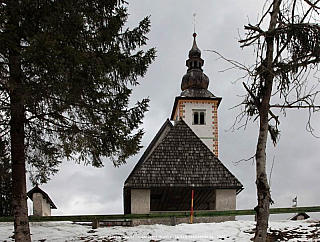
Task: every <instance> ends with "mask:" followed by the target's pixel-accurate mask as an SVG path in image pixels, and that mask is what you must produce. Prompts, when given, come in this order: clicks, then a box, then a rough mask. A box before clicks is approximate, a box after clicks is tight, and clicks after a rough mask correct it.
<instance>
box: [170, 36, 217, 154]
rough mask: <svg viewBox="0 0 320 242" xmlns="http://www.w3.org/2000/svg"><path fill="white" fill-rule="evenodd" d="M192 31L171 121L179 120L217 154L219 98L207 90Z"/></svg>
mask: <svg viewBox="0 0 320 242" xmlns="http://www.w3.org/2000/svg"><path fill="white" fill-rule="evenodd" d="M196 36H197V35H196V34H195V33H194V34H193V37H194V40H193V45H192V48H191V50H190V51H189V59H188V60H187V61H186V66H187V67H188V70H187V73H186V74H185V75H184V76H183V78H182V82H181V90H182V92H181V94H180V96H178V97H176V98H175V102H174V106H173V110H172V114H171V120H174V121H177V120H179V119H183V120H184V121H185V122H186V123H187V124H188V126H189V127H191V129H192V130H193V131H194V132H195V133H196V135H197V136H198V137H199V138H200V139H201V140H202V141H203V142H204V143H205V144H206V145H207V147H208V148H209V149H210V150H211V151H212V152H213V153H214V154H215V155H216V156H217V157H218V154H219V144H218V107H219V104H220V102H221V99H222V98H220V97H216V96H215V95H213V94H212V93H211V92H210V91H209V90H208V86H209V78H208V77H207V76H206V75H205V74H204V73H203V70H202V66H203V64H204V60H203V59H202V58H201V51H200V50H199V48H198V46H197V43H196Z"/></svg>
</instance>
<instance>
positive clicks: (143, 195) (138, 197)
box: [131, 189, 150, 214]
mask: <svg viewBox="0 0 320 242" xmlns="http://www.w3.org/2000/svg"><path fill="white" fill-rule="evenodd" d="M131 213H132V214H141V213H150V189H132V190H131Z"/></svg>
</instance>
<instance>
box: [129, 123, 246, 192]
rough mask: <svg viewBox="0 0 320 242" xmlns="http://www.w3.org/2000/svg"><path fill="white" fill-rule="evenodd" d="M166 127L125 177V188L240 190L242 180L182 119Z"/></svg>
mask: <svg viewBox="0 0 320 242" xmlns="http://www.w3.org/2000/svg"><path fill="white" fill-rule="evenodd" d="M166 122H168V121H166ZM164 125H166V123H165V124H164ZM163 127H164V126H163ZM166 127H168V125H166ZM169 129H170V130H169V131H168V132H167V134H166V135H165V137H164V138H163V139H162V140H161V141H160V143H159V142H158V144H157V146H156V147H155V148H154V149H153V150H152V152H151V153H150V152H149V153H148V154H147V155H143V156H145V159H143V160H141V159H140V161H139V162H138V164H137V166H136V167H135V168H134V170H133V172H132V173H131V174H130V176H129V177H128V179H127V180H126V182H125V184H124V186H125V188H167V187H172V188H174V187H185V188H187V187H193V188H234V189H237V190H238V191H240V190H241V189H242V184H241V182H240V181H239V180H238V179H237V178H236V177H235V176H234V175H233V174H232V173H231V172H230V171H229V170H228V169H227V168H226V167H225V166H224V165H223V164H222V162H221V161H220V160H219V159H218V158H217V157H216V156H215V155H214V154H213V152H212V151H211V150H210V149H209V148H208V147H207V146H206V145H205V144H204V143H203V142H202V141H201V140H200V139H199V138H198V136H197V135H196V134H195V133H194V132H193V131H192V130H191V128H190V127H189V126H188V125H187V124H186V123H185V122H184V121H183V120H182V119H181V120H179V121H178V122H177V123H176V124H175V126H173V127H169ZM160 131H161V130H160ZM160 131H159V132H158V134H157V136H160V134H159V133H160ZM148 149H149V151H150V150H151V148H150V147H148ZM148 149H147V150H148Z"/></svg>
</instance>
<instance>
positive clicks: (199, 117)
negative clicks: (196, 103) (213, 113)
mask: <svg viewBox="0 0 320 242" xmlns="http://www.w3.org/2000/svg"><path fill="white" fill-rule="evenodd" d="M192 124H194V125H205V124H206V110H196V109H194V110H192Z"/></svg>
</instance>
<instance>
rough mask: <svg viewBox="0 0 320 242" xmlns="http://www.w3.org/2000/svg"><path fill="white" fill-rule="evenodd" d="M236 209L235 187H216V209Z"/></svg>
mask: <svg viewBox="0 0 320 242" xmlns="http://www.w3.org/2000/svg"><path fill="white" fill-rule="evenodd" d="M235 209H236V189H216V210H217V211H223V210H235Z"/></svg>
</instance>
